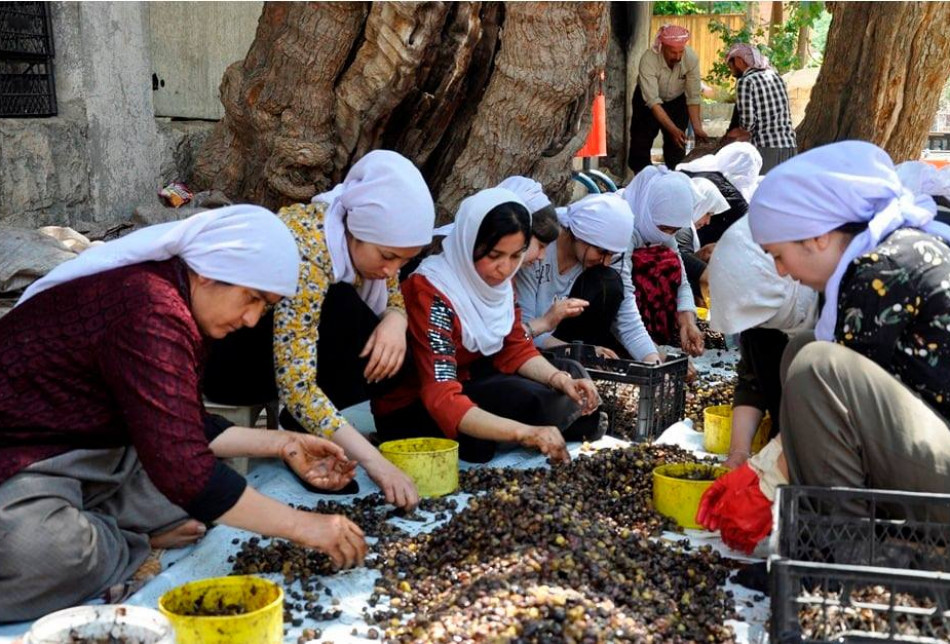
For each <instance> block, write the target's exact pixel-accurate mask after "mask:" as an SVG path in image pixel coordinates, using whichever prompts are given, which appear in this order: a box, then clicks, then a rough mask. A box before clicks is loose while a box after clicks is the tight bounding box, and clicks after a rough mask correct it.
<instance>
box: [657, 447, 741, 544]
mask: <svg viewBox="0 0 950 644" xmlns="http://www.w3.org/2000/svg"><path fill="white" fill-rule="evenodd" d="M703 471H705V472H706V473H708V474H709V475H710V477H709V478H711V479H717V478H719V477H720V476H722V475H723V474H725V473H726V472H728V471H729V470H727V469H726V468H724V467H720V466H718V465H705V464H701V463H673V464H670V465H661V466H659V467H658V468H656V469H655V470H653V507H654V509H656V511H657V512H659V513H660V514H662V515H663V516H667V517H670V518H671V519H673V520H674V521H676V523H678V524H679V525H680V526H681V527H683V528H693V529H698V528H701V527H702V526H700V525H699V524H698V523H696V510H698V509H699V500H700V499H701V498H702V496H703V492H705V491H706V490H707V489H709V486H710V485H712V484H713V481H712V480H702V481H692V480H688V479H685V478H682V477H683V476H686V475H688V474H689V473H691V472H692V473H695V472H703Z"/></svg>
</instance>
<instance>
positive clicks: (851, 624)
mask: <svg viewBox="0 0 950 644" xmlns="http://www.w3.org/2000/svg"><path fill="white" fill-rule="evenodd" d="M770 567H771V575H770V584H771V589H770V594H771V603H772V616H771V627H770V635H769V641H770V642H773V643H774V644H790V643H792V642H794V643H799V642H880V641H882V640H886V641H889V642H915V643H917V644H921V643H934V644H936V643H937V642H947V641H950V575H947V574H946V573H942V572H925V571H917V570H900V569H895V568H876V567H871V566H847V565H839V564H828V563H816V562H805V561H790V560H785V559H780V558H773V559H772V560H771V561H770Z"/></svg>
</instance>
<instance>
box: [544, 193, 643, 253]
mask: <svg viewBox="0 0 950 644" xmlns="http://www.w3.org/2000/svg"><path fill="white" fill-rule="evenodd" d="M557 215H558V216H557V219H558V222H559V223H560V224H561V225H562V226H564V227H565V228H567V229H569V230H570V231H571V232H572V233H574V236H575V237H577V238H578V239H580V240H581V241H582V242H586V243H588V244H590V245H592V246H596V247H597V248H602V249H604V250H606V251H610V252H611V253H623V252H625V251H626V250H627V245H628V244H629V243H630V236H631V235H632V234H633V225H634V223H633V213H631V212H630V206H628V205H627V203H626V202H625V201H624V200H623V199H621V198H620V196H619V195H616V194H614V193H607V194H600V195H597V194H595V195H587V196H586V197H584V198H583V199H580V200H578V201H575V202H574V203H572V204H571V205H570V206H568V207H567V208H566V209H564V211H563V212H562V211H561V209H560V208H559V209H558V210H557Z"/></svg>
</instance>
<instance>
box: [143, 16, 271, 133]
mask: <svg viewBox="0 0 950 644" xmlns="http://www.w3.org/2000/svg"><path fill="white" fill-rule="evenodd" d="M263 6H264V3H263V2H152V3H149V5H148V13H149V25H150V26H149V43H150V51H151V57H152V73H153V74H155V76H154V80H155V82H157V83H158V88H157V89H156V90H155V92H154V100H155V114H156V115H157V116H175V117H183V118H189V119H214V120H217V119H220V118H222V117H223V116H224V108H223V107H222V105H221V101H220V100H219V99H218V87H219V86H220V85H221V78H222V77H223V76H224V70H225V69H227V68H228V66H229V65H230V64H231V63H233V62H235V61H239V60H244V57H245V56H246V55H247V50H248V48H249V47H250V46H251V42H253V40H254V34H255V33H256V31H257V21H258V19H259V18H260V17H261V10H262V9H263Z"/></svg>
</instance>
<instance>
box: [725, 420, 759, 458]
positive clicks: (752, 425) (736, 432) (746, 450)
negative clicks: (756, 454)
mask: <svg viewBox="0 0 950 644" xmlns="http://www.w3.org/2000/svg"><path fill="white" fill-rule="evenodd" d="M762 416H763V414H762V410H761V409H759V408H757V407H752V406H751V405H739V406H737V407H733V409H732V438H731V440H730V441H729V458H727V459H726V462H725V463H723V465H725V466H726V467H739V466H740V465H742V464H743V463H745V462H746V461H747V460H749V457H750V456H752V438H753V437H754V436H755V432H756V430H757V429H758V428H759V423H760V422H761V421H762Z"/></svg>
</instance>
